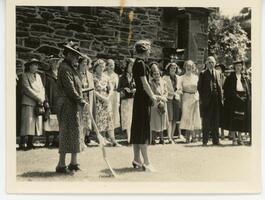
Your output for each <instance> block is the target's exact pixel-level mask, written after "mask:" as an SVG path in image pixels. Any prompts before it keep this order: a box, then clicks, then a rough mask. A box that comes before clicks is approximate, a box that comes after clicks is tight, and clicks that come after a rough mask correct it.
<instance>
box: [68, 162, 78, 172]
mask: <svg viewBox="0 0 265 200" xmlns="http://www.w3.org/2000/svg"><path fill="white" fill-rule="evenodd" d="M68 170H70V171H81V169H80V167H79V164H75V165H74V164H71V163H70V164H69V165H68Z"/></svg>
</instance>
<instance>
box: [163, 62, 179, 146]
mask: <svg viewBox="0 0 265 200" xmlns="http://www.w3.org/2000/svg"><path fill="white" fill-rule="evenodd" d="M165 70H166V75H165V76H164V77H163V79H164V80H165V82H166V84H167V91H168V93H167V110H168V120H169V127H168V136H169V143H172V142H174V140H173V137H174V133H175V129H176V126H177V128H178V134H179V137H181V132H180V130H179V124H178V125H177V123H179V121H180V117H181V107H180V96H179V94H178V93H177V88H178V81H179V79H180V76H178V75H177V74H176V73H177V70H178V65H177V64H176V63H168V64H167V66H166V68H165Z"/></svg>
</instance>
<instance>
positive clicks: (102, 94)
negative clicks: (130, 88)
mask: <svg viewBox="0 0 265 200" xmlns="http://www.w3.org/2000/svg"><path fill="white" fill-rule="evenodd" d="M105 66H106V63H105V61H103V60H102V59H98V60H97V61H96V62H95V63H94V71H95V72H94V87H95V91H94V94H95V100H94V107H95V109H94V113H95V114H94V115H95V122H96V125H97V127H98V130H99V132H100V133H101V134H102V135H104V134H105V133H106V132H107V133H108V136H109V138H110V140H111V142H112V145H113V146H121V145H120V144H119V143H118V142H117V141H116V140H115V136H114V124H113V115H112V107H111V105H112V104H111V95H112V93H113V89H112V87H113V86H112V84H111V81H110V80H109V77H108V76H107V75H106V74H105V73H103V72H104V70H105Z"/></svg>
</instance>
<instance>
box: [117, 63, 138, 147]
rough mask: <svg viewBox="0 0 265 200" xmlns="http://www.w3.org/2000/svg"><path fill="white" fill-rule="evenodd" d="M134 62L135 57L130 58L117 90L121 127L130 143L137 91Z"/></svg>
mask: <svg viewBox="0 0 265 200" xmlns="http://www.w3.org/2000/svg"><path fill="white" fill-rule="evenodd" d="M133 63H134V59H133V58H129V59H128V60H127V61H126V66H125V69H124V73H123V75H122V76H121V77H120V79H119V86H118V89H117V91H118V92H120V99H121V127H122V130H123V131H126V134H127V141H128V143H129V142H130V138H131V125H132V111H133V97H134V94H135V91H136V89H135V82H134V79H133V74H132V67H133Z"/></svg>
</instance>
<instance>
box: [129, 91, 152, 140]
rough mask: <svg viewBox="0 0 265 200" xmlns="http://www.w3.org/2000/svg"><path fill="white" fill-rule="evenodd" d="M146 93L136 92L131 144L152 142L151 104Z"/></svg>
mask: <svg viewBox="0 0 265 200" xmlns="http://www.w3.org/2000/svg"><path fill="white" fill-rule="evenodd" d="M148 102H149V99H148V96H147V95H145V94H144V93H140V92H139V93H137V92H136V94H135V97H134V101H133V116H132V127H131V140H130V143H131V144H149V143H150V105H149V103H148Z"/></svg>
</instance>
